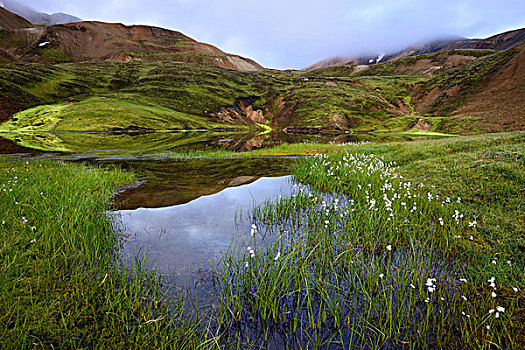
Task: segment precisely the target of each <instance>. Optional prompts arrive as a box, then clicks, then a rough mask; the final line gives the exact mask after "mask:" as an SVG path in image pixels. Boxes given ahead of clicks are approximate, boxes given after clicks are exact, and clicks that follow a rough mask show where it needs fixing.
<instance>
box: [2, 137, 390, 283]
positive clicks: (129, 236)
mask: <svg viewBox="0 0 525 350" xmlns="http://www.w3.org/2000/svg"><path fill="white" fill-rule="evenodd" d="M390 138H391V137H390ZM390 138H389V137H387V136H384V135H371V134H339V135H318V134H317V135H316V134H314V135H307V134H302V135H296V134H295V135H294V134H287V133H283V132H269V133H263V134H246V133H239V132H228V133H224V132H172V133H166V132H163V133H161V132H159V133H146V134H110V133H40V134H37V133H28V134H27V133H26V134H19V133H12V134H2V135H0V154H15V153H24V154H29V157H36V158H39V157H43V158H51V159H60V160H66V161H84V162H88V163H90V164H94V165H97V166H100V165H101V166H108V167H110V166H118V167H121V168H124V169H130V170H133V171H134V172H136V173H137V174H138V177H139V181H140V183H139V184H136V185H135V186H132V187H130V188H127V189H125V190H124V191H122V192H120V193H119V194H117V195H116V197H115V207H116V208H115V210H114V211H112V212H111V213H110V215H111V217H112V218H113V220H114V223H115V226H116V227H117V228H118V229H119V230H120V231H121V233H122V236H123V237H124V240H123V246H122V261H123V262H124V264H125V265H127V266H131V265H132V264H133V263H134V259H135V258H145V259H146V260H147V262H148V265H149V266H151V267H152V268H156V270H157V272H158V273H159V274H160V275H161V276H162V277H163V278H164V281H165V282H166V283H168V284H170V285H173V286H176V287H183V286H186V285H188V284H192V285H194V286H195V285H199V284H200V283H201V282H202V284H205V283H204V282H205V281H207V280H210V278H209V276H211V269H212V262H213V261H214V260H215V259H216V258H218V257H220V255H221V253H222V252H225V251H226V250H227V249H228V247H229V246H230V244H243V241H244V240H246V239H248V238H249V233H250V227H251V222H250V220H249V211H250V209H251V208H252V207H253V206H254V205H256V204H260V203H262V202H263V201H264V200H266V199H272V198H275V197H277V196H278V195H280V194H281V195H287V194H288V193H289V192H290V189H291V177H290V176H288V175H289V174H290V165H291V164H292V162H293V159H290V158H253V159H209V158H208V159H186V160H181V159H178V160H177V159H173V158H169V157H163V156H162V154H163V152H178V151H183V152H184V151H189V152H190V153H191V151H193V150H217V149H225V150H231V151H247V150H252V149H257V148H264V147H271V146H275V145H278V144H282V143H295V142H339V143H340V142H358V141H363V140H383V139H384V140H389V139H390ZM50 151H53V152H50ZM207 276H208V277H207ZM201 292H202V288H201Z"/></svg>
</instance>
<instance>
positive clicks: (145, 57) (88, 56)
mask: <svg viewBox="0 0 525 350" xmlns="http://www.w3.org/2000/svg"><path fill="white" fill-rule="evenodd" d="M0 49H2V50H3V51H5V52H7V53H8V54H9V55H11V57H12V60H13V61H17V62H20V61H22V62H37V63H45V64H54V63H65V62H82V61H148V62H151V61H176V62H186V63H194V64H201V65H207V66H215V67H221V68H228V69H235V70H243V71H258V70H264V68H263V67H262V66H260V65H259V64H257V63H256V62H254V61H252V60H250V59H247V58H243V57H241V56H237V55H232V54H227V53H225V52H223V51H221V50H219V49H218V48H216V47H214V46H212V45H208V44H204V43H200V42H197V41H196V40H194V39H192V38H190V37H188V36H186V35H184V34H182V33H180V32H176V31H172V30H168V29H163V28H158V27H152V26H143V25H133V26H126V25H123V24H119V23H103V22H78V23H69V24H60V25H51V26H47V27H35V28H23V29H14V30H10V31H9V32H7V33H4V34H3V35H2V36H1V37H0Z"/></svg>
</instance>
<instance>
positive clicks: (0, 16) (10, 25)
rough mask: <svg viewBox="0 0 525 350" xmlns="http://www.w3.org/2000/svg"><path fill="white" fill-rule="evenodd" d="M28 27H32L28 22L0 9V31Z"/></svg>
mask: <svg viewBox="0 0 525 350" xmlns="http://www.w3.org/2000/svg"><path fill="white" fill-rule="evenodd" d="M29 27H32V24H31V23H29V21H27V20H26V19H24V18H22V17H20V16H18V15H16V14H14V13H12V12H10V11H7V10H6V9H4V8H3V7H0V29H4V30H9V29H19V28H29Z"/></svg>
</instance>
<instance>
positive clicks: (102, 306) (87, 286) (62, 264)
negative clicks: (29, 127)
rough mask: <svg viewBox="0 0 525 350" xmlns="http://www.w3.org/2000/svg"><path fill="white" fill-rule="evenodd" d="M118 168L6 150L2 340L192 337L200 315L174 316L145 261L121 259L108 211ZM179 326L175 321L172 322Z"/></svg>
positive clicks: (126, 342) (98, 343)
mask: <svg viewBox="0 0 525 350" xmlns="http://www.w3.org/2000/svg"><path fill="white" fill-rule="evenodd" d="M131 181H133V176H132V175H131V174H129V173H125V172H122V171H119V170H117V169H114V170H110V171H106V170H101V169H92V168H91V169H90V168H87V167H85V166H82V165H78V164H57V163H54V162H25V163H22V162H21V161H13V160H8V159H0V188H1V192H0V197H1V200H0V213H1V214H0V215H1V217H0V223H1V227H0V232H1V233H2V244H1V246H0V257H1V259H0V261H1V263H0V264H1V271H2V281H3V282H2V284H1V285H0V310H1V312H0V347H1V348H17V349H22V348H143V347H145V346H146V345H149V346H153V347H157V346H159V347H167V346H169V345H170V344H171V345H172V346H173V345H174V344H181V345H182V346H184V344H186V345H187V344H190V343H191V342H193V341H195V337H192V335H191V333H192V330H195V329H196V328H195V327H196V323H195V322H191V321H187V319H188V318H185V320H184V321H182V320H180V319H177V317H178V315H179V316H180V314H181V311H180V307H179V306H178V305H177V304H176V303H174V304H173V305H174V306H173V307H172V308H171V310H170V306H169V305H166V304H162V306H163V307H162V308H158V306H159V304H160V300H161V299H162V295H163V294H162V290H161V289H160V287H159V285H158V282H157V281H156V278H155V277H154V275H152V274H151V271H150V270H148V269H146V268H145V267H144V266H142V265H141V264H140V262H138V265H137V267H136V268H135V269H133V270H126V269H123V268H120V267H119V264H118V251H117V247H118V239H119V238H118V237H117V236H116V235H115V233H114V231H113V228H112V227H111V224H110V222H109V219H108V217H107V216H106V214H105V211H106V209H108V205H109V203H110V195H111V193H112V192H113V191H114V190H115V188H116V187H117V186H124V185H126V184H129V183H130V182H131ZM173 325H176V327H173Z"/></svg>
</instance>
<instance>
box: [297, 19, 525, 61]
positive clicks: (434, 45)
mask: <svg viewBox="0 0 525 350" xmlns="http://www.w3.org/2000/svg"><path fill="white" fill-rule="evenodd" d="M521 45H525V29H524V28H522V29H516V30H512V31H509V32H505V33H501V34H496V35H493V36H491V37H489V38H486V39H449V40H437V41H434V42H429V43H424V44H419V45H415V46H412V47H409V48H406V49H404V50H402V51H400V52H397V53H393V54H388V55H386V56H385V57H383V58H382V59H381V60H380V62H390V61H395V60H398V59H400V58H404V57H411V56H418V55H423V54H428V53H434V52H440V51H449V50H457V49H489V50H507V49H511V48H514V47H518V46H521ZM376 58H377V56H361V57H359V56H358V57H344V56H339V57H332V58H327V59H324V60H321V61H319V62H316V63H314V64H312V65H311V66H309V67H306V68H304V69H303V71H311V70H314V69H319V68H327V67H332V66H341V65H349V64H366V65H370V64H375V63H377V61H376ZM371 60H372V62H370V61H371Z"/></svg>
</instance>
